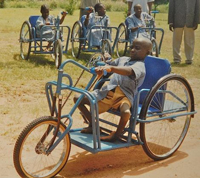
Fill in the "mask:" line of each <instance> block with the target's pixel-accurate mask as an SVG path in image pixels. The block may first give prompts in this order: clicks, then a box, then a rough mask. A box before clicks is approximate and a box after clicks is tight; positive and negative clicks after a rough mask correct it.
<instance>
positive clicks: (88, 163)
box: [0, 80, 200, 178]
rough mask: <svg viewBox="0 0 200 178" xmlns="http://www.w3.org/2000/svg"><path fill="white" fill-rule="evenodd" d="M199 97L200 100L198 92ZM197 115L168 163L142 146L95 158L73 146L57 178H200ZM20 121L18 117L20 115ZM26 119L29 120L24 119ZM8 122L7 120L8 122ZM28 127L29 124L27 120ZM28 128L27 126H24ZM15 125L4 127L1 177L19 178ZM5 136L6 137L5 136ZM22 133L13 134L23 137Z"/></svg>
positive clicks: (0, 164) (0, 126) (3, 101)
mask: <svg viewBox="0 0 200 178" xmlns="http://www.w3.org/2000/svg"><path fill="white" fill-rule="evenodd" d="M197 83H198V84H197V86H196V88H195V96H196V97H197V96H198V97H199V96H200V95H199V94H198V93H197V90H196V89H197V88H198V86H199V83H200V82H199V80H198V82H197ZM6 102H7V99H6V96H4V97H3V98H1V100H0V105H2V104H5V103H6ZM196 110H197V114H196V115H195V118H193V119H192V122H191V125H190V129H189V132H188V134H187V136H186V138H185V140H184V142H183V144H182V145H181V147H180V148H179V150H178V151H177V152H176V153H175V154H174V155H173V156H172V157H171V158H169V159H167V160H164V161H157V162H155V161H153V160H151V159H150V158H149V157H148V156H147V155H146V154H145V153H144V151H143V149H142V147H141V146H134V147H130V148H122V149H118V150H113V151H107V152H101V153H97V154H91V153H89V152H86V151H85V150H83V149H81V148H78V147H76V146H74V145H72V148H71V153H70V157H69V160H68V162H67V164H66V166H65V167H64V169H63V170H62V171H61V172H60V174H59V175H57V176H56V177H57V178H64V177H70V178H71V177H73V178H76V177H77V178H78V177H80V178H95V177H97V178H103V177H108V178H122V177H137V178H150V177H151V178H157V177H162V178H177V177H178V178H199V177H200V171H199V161H200V131H199V128H200V122H199V118H200V114H199V111H200V109H199V104H196ZM16 117H18V116H17V115H16ZM24 118H25V117H24ZM4 119H6V117H5V118H4ZM24 122H25V123H26V122H27V121H25V120H24ZM22 125H25V124H22ZM13 127H15V124H10V126H9V127H8V128H9V130H7V131H6V130H5V128H4V125H3V124H1V125H0V130H1V135H0V136H1V142H0V150H1V151H0V158H1V159H0V168H1V171H0V177H1V178H17V177H19V176H18V174H17V173H16V171H15V168H14V165H13V161H12V155H13V147H14V142H15V139H16V138H17V136H18V135H14V139H7V137H6V136H4V135H6V132H8V131H11V132H12V131H13V130H14V129H13ZM2 132H4V134H2ZM19 132H20V131H17V132H13V134H15V133H19Z"/></svg>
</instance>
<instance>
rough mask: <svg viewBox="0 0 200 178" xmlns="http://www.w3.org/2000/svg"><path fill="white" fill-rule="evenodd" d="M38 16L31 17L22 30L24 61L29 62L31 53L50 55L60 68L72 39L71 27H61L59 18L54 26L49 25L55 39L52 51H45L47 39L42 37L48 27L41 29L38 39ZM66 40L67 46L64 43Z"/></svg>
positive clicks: (20, 38) (21, 47) (21, 41)
mask: <svg viewBox="0 0 200 178" xmlns="http://www.w3.org/2000/svg"><path fill="white" fill-rule="evenodd" d="M38 17H39V16H38V15H33V16H30V17H29V20H26V21H24V22H23V24H22V27H21V30H20V37H19V42H20V56H21V58H22V59H25V60H28V59H29V56H30V53H31V52H32V53H33V54H50V55H52V57H53V58H54V59H55V66H56V67H57V68H59V66H60V65H61V63H62V56H63V54H67V52H68V45H69V38H70V27H69V26H67V25H60V18H59V16H57V18H55V24H54V25H48V26H49V27H51V28H52V30H54V31H55V38H54V39H53V40H52V45H51V49H52V50H49V51H45V50H44V48H46V46H47V45H46V44H45V42H46V39H45V38H43V37H42V33H43V29H45V27H46V26H47V25H44V26H43V27H42V28H41V31H40V33H41V35H40V37H37V35H36V27H35V25H36V21H37V19H38ZM65 40H66V42H65V45H64V44H63V42H64V41H65Z"/></svg>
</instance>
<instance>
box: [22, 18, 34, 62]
mask: <svg viewBox="0 0 200 178" xmlns="http://www.w3.org/2000/svg"><path fill="white" fill-rule="evenodd" d="M31 38H32V35H31V26H30V23H29V22H28V21H25V22H24V23H23V24H22V27H21V30H20V37H19V42H20V56H21V58H22V59H25V60H28V58H29V55H30V51H31Z"/></svg>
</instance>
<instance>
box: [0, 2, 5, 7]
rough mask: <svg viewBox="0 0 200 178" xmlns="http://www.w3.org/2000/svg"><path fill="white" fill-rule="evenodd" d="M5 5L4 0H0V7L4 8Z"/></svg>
mask: <svg viewBox="0 0 200 178" xmlns="http://www.w3.org/2000/svg"><path fill="white" fill-rule="evenodd" d="M4 7H5V2H4V0H0V8H4Z"/></svg>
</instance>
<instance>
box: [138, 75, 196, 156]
mask: <svg viewBox="0 0 200 178" xmlns="http://www.w3.org/2000/svg"><path fill="white" fill-rule="evenodd" d="M143 103H144V105H143V107H142V109H141V112H140V116H139V117H140V118H141V119H143V120H145V121H147V122H146V123H140V137H141V140H142V142H143V149H144V151H145V152H146V154H147V155H148V156H149V157H150V158H152V159H154V160H162V159H166V158H168V157H170V156H171V155H172V154H173V153H175V152H176V150H177V149H178V148H179V147H180V145H181V144H182V142H183V140H184V138H185V136H186V134H187V131H188V129H189V125H190V120H191V117H192V116H191V115H188V114H187V113H188V112H192V111H194V97H193V93H192V90H191V87H190V85H189V84H188V82H187V81H186V80H185V79H184V78H183V77H181V76H179V75H174V74H170V75H167V76H166V77H164V78H162V79H161V80H159V81H158V83H157V84H156V85H155V86H154V87H153V88H152V90H151V91H150V92H149V94H148V96H147V97H146V99H145V101H144V102H143ZM162 118H164V119H162ZM152 120H154V121H153V122H152ZM155 120H157V121H155Z"/></svg>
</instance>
